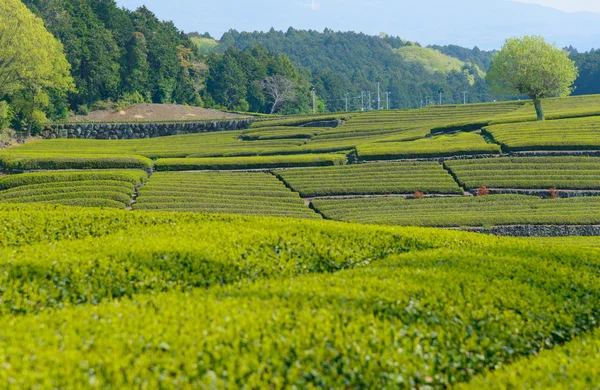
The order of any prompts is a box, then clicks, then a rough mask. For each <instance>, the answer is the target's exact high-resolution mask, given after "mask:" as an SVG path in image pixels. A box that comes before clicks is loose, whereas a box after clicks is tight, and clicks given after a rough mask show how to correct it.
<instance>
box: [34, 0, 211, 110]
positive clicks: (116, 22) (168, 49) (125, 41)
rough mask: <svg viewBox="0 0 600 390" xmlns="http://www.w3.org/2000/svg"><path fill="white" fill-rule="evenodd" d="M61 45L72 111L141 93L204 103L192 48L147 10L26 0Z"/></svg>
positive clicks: (102, 1)
mask: <svg viewBox="0 0 600 390" xmlns="http://www.w3.org/2000/svg"><path fill="white" fill-rule="evenodd" d="M24 3H25V4H26V5H27V6H28V7H30V9H31V10H33V11H34V12H35V13H37V14H38V15H40V16H41V17H42V18H43V19H44V20H45V22H46V25H47V26H48V29H49V30H50V31H51V32H52V33H53V34H54V35H55V36H56V37H57V38H58V39H59V40H60V41H61V42H62V43H63V45H64V47H65V52H66V55H67V59H68V60H69V62H70V63H71V66H72V71H71V72H72V75H73V78H74V79H75V82H76V84H77V87H78V89H77V92H76V93H72V94H70V95H69V102H70V104H71V107H72V108H76V107H77V106H78V105H82V104H86V105H90V104H93V103H95V102H97V101H103V100H107V99H110V100H113V101H114V100H117V99H119V98H122V97H124V96H126V95H131V94H137V95H139V96H144V97H150V98H151V100H152V101H153V102H156V103H185V104H195V105H197V104H200V103H201V101H200V98H199V91H200V89H201V87H202V85H203V82H202V80H201V78H202V77H203V74H202V72H201V71H200V68H201V66H200V63H199V62H198V59H197V58H195V53H194V51H193V50H192V49H193V44H192V43H191V41H190V40H189V38H188V37H187V36H185V34H183V33H182V32H181V31H179V30H178V29H177V28H176V27H175V26H174V25H173V23H171V22H161V21H160V20H158V18H157V17H156V16H155V15H154V14H153V13H152V12H150V11H149V10H148V9H147V8H145V7H141V8H139V9H138V10H136V11H129V10H126V9H122V8H119V7H118V6H117V4H116V2H115V1H114V0H94V1H92V0H24Z"/></svg>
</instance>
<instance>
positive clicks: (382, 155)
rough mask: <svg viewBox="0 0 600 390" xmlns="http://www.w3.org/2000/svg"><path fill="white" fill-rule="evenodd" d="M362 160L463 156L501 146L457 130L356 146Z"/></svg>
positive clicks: (489, 150) (477, 135) (489, 152)
mask: <svg viewBox="0 0 600 390" xmlns="http://www.w3.org/2000/svg"><path fill="white" fill-rule="evenodd" d="M357 153H358V157H359V159H361V160H364V161H369V160H371V161H372V160H399V159H415V158H438V157H450V156H462V155H478V154H500V153H501V150H500V146H498V145H496V144H490V143H487V142H486V141H485V140H484V139H483V137H481V136H480V135H479V134H474V133H457V134H453V135H441V136H436V137H433V138H424V139H420V140H416V141H408V142H382V143H372V144H365V145H361V146H359V147H358V148H357Z"/></svg>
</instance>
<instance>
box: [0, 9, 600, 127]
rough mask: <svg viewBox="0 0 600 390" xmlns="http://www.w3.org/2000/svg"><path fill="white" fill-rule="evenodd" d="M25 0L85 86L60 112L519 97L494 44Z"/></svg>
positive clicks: (583, 62)
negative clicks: (493, 79)
mask: <svg viewBox="0 0 600 390" xmlns="http://www.w3.org/2000/svg"><path fill="white" fill-rule="evenodd" d="M23 3H24V4H25V5H26V6H27V7H28V8H29V10H31V11H32V12H33V13H34V14H35V15H37V16H39V17H40V18H41V19H43V22H44V25H45V28H46V29H47V30H48V31H49V32H50V33H52V34H53V35H54V37H56V38H57V39H58V40H59V41H60V43H61V44H62V46H63V49H64V55H65V58H66V60H67V61H68V63H69V64H70V67H71V69H70V74H71V77H72V79H73V82H74V85H75V88H72V89H71V90H69V91H65V93H56V91H52V90H51V89H48V91H47V95H48V103H47V104H44V107H43V111H44V114H45V117H47V118H49V119H51V120H57V119H63V118H65V117H67V116H68V115H69V113H78V114H86V113H87V112H89V111H90V110H95V109H112V110H114V109H121V108H123V107H126V106H127V105H130V104H135V103H167V104H169V103H177V104H187V105H194V106H203V107H208V108H217V109H227V110H231V111H249V112H258V113H280V114H298V113H308V112H312V109H313V96H312V95H313V91H314V98H315V99H314V101H315V103H316V109H317V111H319V112H326V111H331V112H337V111H344V110H346V109H348V110H360V109H363V108H364V109H368V108H372V109H376V108H378V107H380V108H388V107H389V108H393V109H396V108H416V107H420V106H423V105H427V104H439V103H440V102H441V103H444V104H450V103H462V102H463V101H467V102H471V103H475V102H485V101H493V100H503V99H507V98H509V97H506V96H495V95H493V94H492V93H491V92H490V90H489V87H488V85H487V83H486V81H485V74H486V71H487V69H488V67H489V65H490V62H491V58H492V56H493V54H494V53H493V52H491V51H484V50H480V49H478V48H477V47H474V48H473V49H468V48H463V47H459V46H456V45H448V46H429V47H422V46H420V45H419V44H418V43H415V42H410V41H406V40H403V39H401V38H399V37H393V36H388V35H386V34H383V33H382V34H380V35H379V36H370V35H366V34H362V33H354V32H336V31H333V30H329V29H326V30H325V31H323V32H318V31H313V30H296V29H293V28H289V29H288V30H287V31H285V32H284V31H276V30H274V29H271V30H270V31H268V32H252V33H247V32H237V31H235V30H230V31H229V32H227V33H226V34H224V35H223V37H222V38H221V39H220V40H215V39H213V38H212V37H211V36H210V35H209V34H198V33H188V34H186V33H184V32H183V31H181V30H179V29H178V28H177V27H176V26H175V25H174V24H173V23H172V22H164V21H161V20H159V19H158V18H157V17H156V16H155V15H154V14H153V13H152V12H151V10H149V9H148V8H146V7H141V8H139V9H137V10H135V11H130V10H127V9H124V8H120V7H119V6H118V5H117V3H116V2H115V1H114V0H95V1H91V0H50V1H48V0H23ZM568 50H569V51H570V52H571V56H572V58H573V59H574V60H575V61H576V63H577V64H578V66H579V67H580V74H581V75H580V78H579V79H578V81H577V83H576V87H577V88H576V92H575V93H576V94H591V93H600V77H599V74H598V72H599V71H598V64H599V63H600V57H599V56H600V51H594V50H592V51H590V52H586V53H579V52H577V50H576V49H574V48H572V47H571V48H568ZM378 87H379V93H378ZM369 97H370V99H369ZM21 98H22V97H19V96H8V95H5V96H0V100H1V101H5V102H7V103H8V105H10V106H12V107H13V111H12V112H11V115H12V116H11V117H10V119H12V126H13V127H15V128H19V127H22V126H23V123H24V122H27V121H29V122H30V123H31V121H32V120H33V119H35V118H33V117H32V116H31V115H29V116H27V115H26V113H24V112H21V111H20V110H19V109H18V107H17V103H18V100H19V99H21ZM21 100H22V99H21ZM7 112H8V111H7ZM6 117H7V115H5V118H4V122H7V121H6ZM32 118H33V119H32ZM44 119H45V118H44ZM33 122H35V120H33ZM34 124H35V123H34ZM34 129H35V126H34Z"/></svg>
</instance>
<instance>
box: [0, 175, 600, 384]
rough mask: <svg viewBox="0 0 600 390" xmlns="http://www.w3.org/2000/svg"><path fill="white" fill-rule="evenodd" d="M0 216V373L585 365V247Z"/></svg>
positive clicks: (391, 380)
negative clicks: (1, 270)
mask: <svg viewBox="0 0 600 390" xmlns="http://www.w3.org/2000/svg"><path fill="white" fill-rule="evenodd" d="M169 174H172V173H169ZM160 175H163V174H160ZM164 175H166V174H164ZM0 219H2V220H3V221H8V220H10V221H12V223H10V224H8V225H4V226H5V229H3V230H1V231H0V246H1V248H0V259H2V260H1V261H3V262H4V264H5V269H6V270H7V272H4V273H2V274H1V275H0V279H1V285H2V293H3V300H2V301H1V302H0V312H2V314H3V315H2V318H1V319H0V326H1V327H2V329H3V330H2V332H3V333H2V334H3V337H0V350H1V351H2V354H0V364H2V366H3V369H2V370H0V381H2V382H3V383H11V385H12V386H14V387H21V388H32V387H46V386H49V387H56V388H84V387H90V384H92V385H93V386H97V387H112V388H129V387H137V386H139V381H140V380H142V381H143V382H144V383H145V384H146V385H147V386H148V387H151V388H157V387H211V386H212V387H229V386H234V387H237V385H240V386H243V385H252V386H253V387H256V388H269V387H273V388H277V387H286V384H294V385H295V386H298V387H319V386H323V385H325V386H327V387H335V388H337V387H344V386H348V383H351V384H353V385H356V386H361V387H365V388H392V387H393V388H422V387H425V386H430V387H433V388H445V387H449V386H457V385H464V386H471V387H473V388H481V386H483V387H486V386H487V384H490V383H491V384H493V385H498V386H500V385H501V384H503V383H507V384H510V383H513V384H521V383H545V384H548V385H549V386H552V385H557V384H561V383H563V382H564V381H566V380H567V378H568V380H569V382H568V383H569V384H570V385H571V386H573V385H574V384H579V383H581V384H582V387H585V384H586V383H590V381H592V383H595V381H597V380H598V379H599V378H598V372H597V370H595V369H594V367H595V361H596V360H597V359H595V354H594V351H595V349H594V348H595V344H594V341H593V340H595V338H596V337H595V333H593V330H594V328H596V327H597V316H598V312H599V309H600V288H599V287H598V286H600V280H599V276H598V273H597V272H591V271H593V270H594V269H596V268H597V267H598V266H599V265H600V264H599V263H598V260H597V259H598V256H597V254H598V252H597V250H594V249H579V248H573V247H568V248H567V247H565V248H561V247H556V246H553V247H547V246H541V245H536V244H530V243H523V242H521V241H517V240H513V239H504V238H502V239H500V238H494V237H487V236H481V235H475V234H467V233H459V232H450V231H439V230H424V229H418V228H394V227H373V226H362V225H352V224H341V223H333V222H324V221H302V220H292V219H272V218H256V217H236V216H226V217H219V216H208V215H201V214H186V213H183V214H173V213H152V212H148V213H137V214H136V213H132V212H126V211H118V210H116V211H110V210H96V209H86V210H84V209H79V208H63V207H58V206H33V207H32V206H23V205H18V206H17V205H0ZM46 220H48V221H51V225H48V224H45V223H41V222H43V221H46ZM92 220H93V224H90V221H92ZM51 232H61V233H63V234H61V235H54V234H50V233H51ZM24 233H26V234H24ZM24 237H26V238H27V240H25V241H24V240H23V238H24ZM16 238H18V240H15V239H16ZM9 265H10V266H9ZM24 275H27V277H25V276H24ZM90 275H94V276H93V277H90ZM66 280H68V283H65V281H66ZM582 297H585V298H584V299H582ZM532 318H534V319H535V320H532ZM323 340H327V342H324V341H323ZM563 345H564V346H563ZM422 351H429V353H427V354H424V353H422ZM34 355H35V359H33V358H27V359H23V356H29V357H31V356H34ZM567 355H568V356H570V358H569V362H568V364H567V365H565V363H563V361H562V359H563V357H564V356H567ZM290 359H291V360H292V361H293V362H294V364H292V365H289V364H280V362H282V361H288V360H290ZM373 362H376V364H375V363H373ZM500 366H501V369H500V370H497V369H498V367H500ZM232 367H236V368H235V369H233V368H232ZM559 372H560V375H558V373H559ZM512 373H518V374H519V380H518V381H517V382H515V379H514V378H515V377H514V375H513V374H512ZM553 375H557V376H558V378H556V379H551V378H553ZM540 381H541V382H540Z"/></svg>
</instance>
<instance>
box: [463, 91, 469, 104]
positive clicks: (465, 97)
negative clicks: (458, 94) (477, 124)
mask: <svg viewBox="0 0 600 390" xmlns="http://www.w3.org/2000/svg"><path fill="white" fill-rule="evenodd" d="M467 93H468V92H467V91H463V92H462V94H463V104H467Z"/></svg>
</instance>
